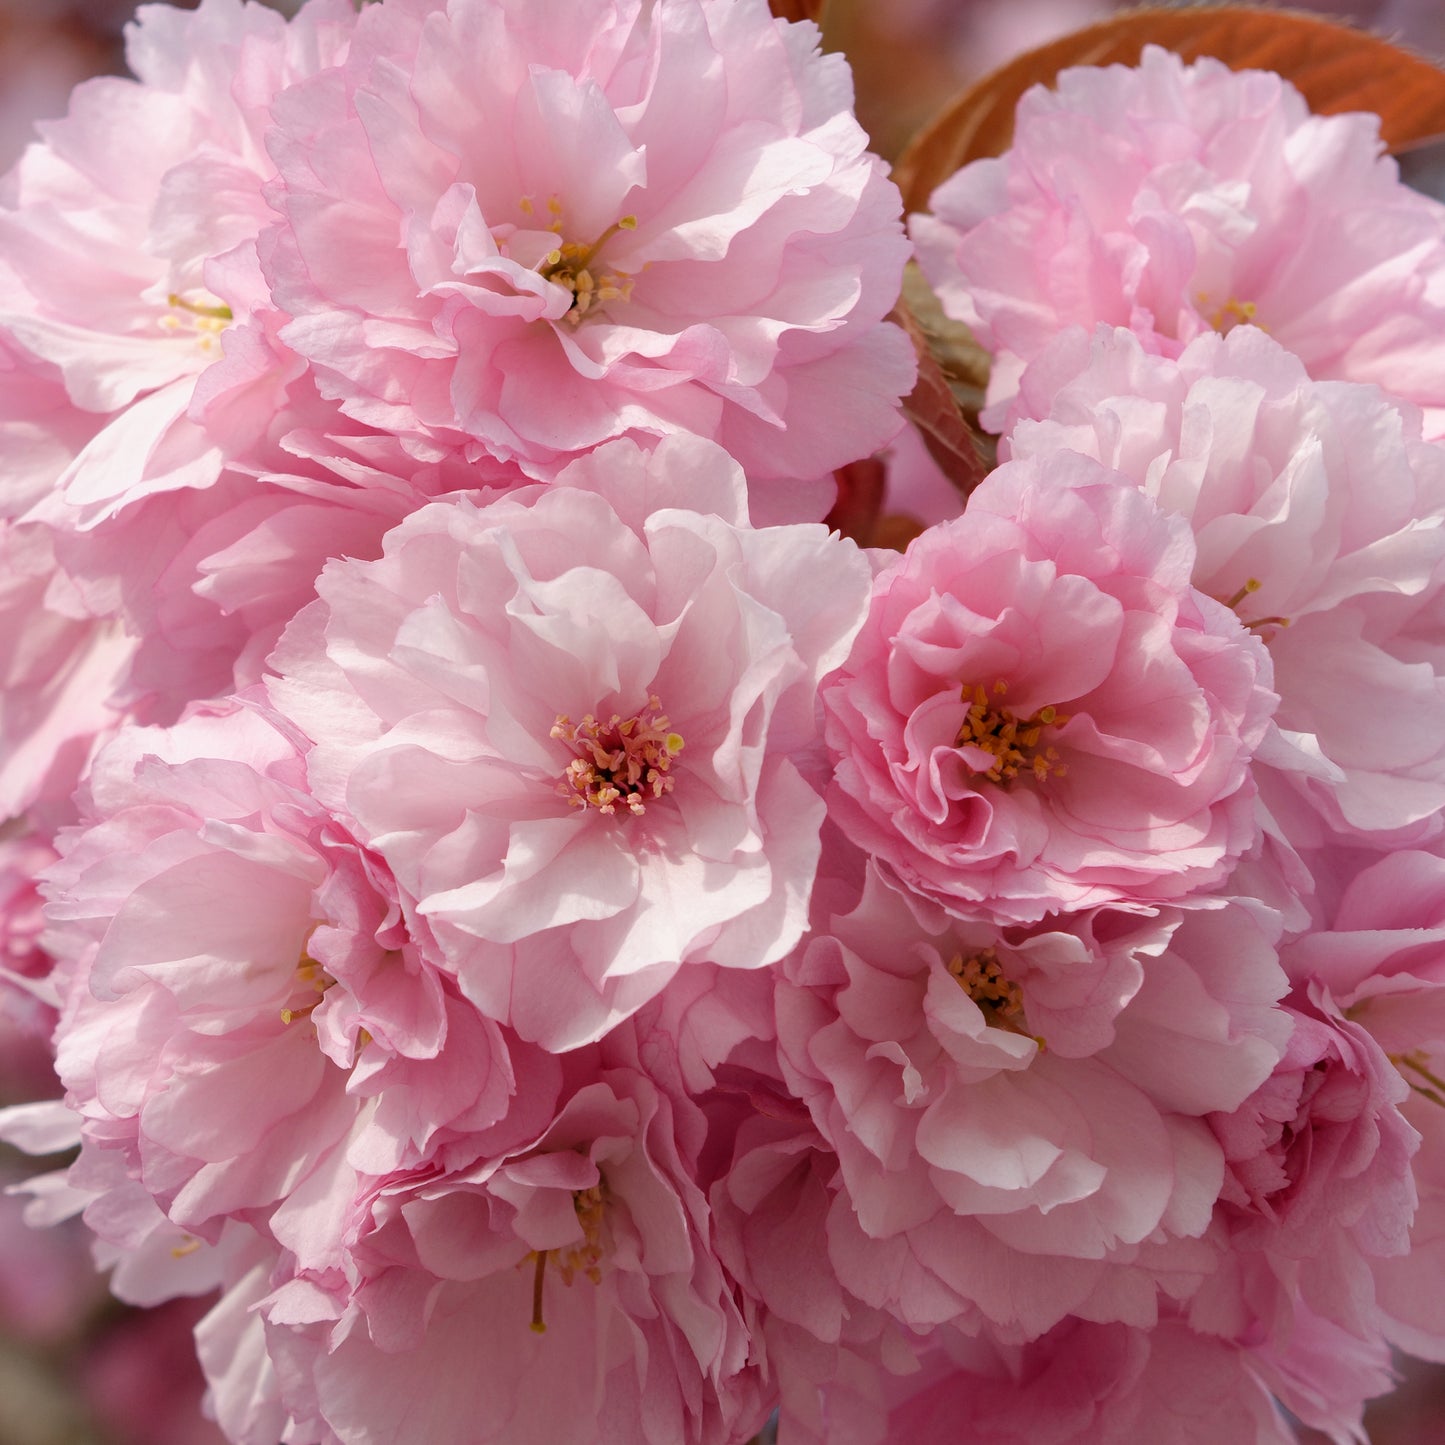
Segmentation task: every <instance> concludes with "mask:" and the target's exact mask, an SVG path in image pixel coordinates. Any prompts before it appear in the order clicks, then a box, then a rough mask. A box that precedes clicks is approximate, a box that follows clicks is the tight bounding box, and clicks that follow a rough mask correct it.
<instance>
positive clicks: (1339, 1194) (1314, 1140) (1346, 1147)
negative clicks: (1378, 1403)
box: [1189, 986, 1419, 1418]
mask: <svg viewBox="0 0 1445 1445" xmlns="http://www.w3.org/2000/svg"><path fill="white" fill-rule="evenodd" d="M1289 1011H1290V1013H1291V1015H1292V1018H1293V1023H1294V1032H1293V1034H1292V1036H1291V1038H1290V1041H1289V1046H1288V1048H1287V1050H1286V1052H1285V1054H1284V1057H1283V1058H1282V1059H1281V1060H1280V1063H1279V1065H1278V1067H1277V1068H1276V1069H1275V1071H1274V1073H1273V1074H1272V1075H1271V1076H1270V1078H1269V1079H1267V1080H1266V1081H1265V1082H1264V1083H1263V1084H1262V1085H1261V1086H1260V1087H1259V1088H1258V1089H1256V1090H1255V1091H1254V1093H1253V1094H1252V1095H1251V1096H1250V1097H1249V1098H1248V1099H1247V1100H1245V1102H1244V1103H1243V1104H1242V1105H1241V1106H1240V1107H1239V1108H1238V1109H1235V1110H1233V1111H1232V1112H1230V1113H1227V1114H1216V1115H1213V1116H1211V1120H1210V1123H1211V1127H1212V1128H1213V1129H1214V1132H1215V1135H1216V1137H1217V1138H1218V1139H1219V1141H1220V1143H1221V1144H1222V1145H1223V1147H1224V1152H1225V1158H1226V1161H1227V1170H1226V1175H1225V1183H1224V1188H1223V1190H1222V1192H1221V1195H1220V1203H1219V1208H1218V1212H1217V1217H1216V1221H1215V1229H1216V1232H1217V1235H1218V1237H1219V1238H1220V1241H1221V1243H1223V1244H1224V1245H1225V1246H1226V1248H1225V1250H1224V1252H1223V1253H1222V1255H1221V1257H1220V1261H1219V1265H1218V1267H1217V1269H1216V1271H1215V1272H1214V1274H1213V1275H1212V1276H1211V1277H1210V1279H1209V1280H1208V1281H1207V1282H1206V1283H1205V1284H1204V1285H1203V1287H1202V1288H1201V1289H1200V1290H1199V1291H1198V1292H1197V1293H1196V1294H1195V1296H1194V1298H1193V1299H1192V1300H1191V1301H1190V1304H1189V1318H1190V1321H1191V1323H1192V1324H1193V1325H1194V1327H1195V1328H1197V1329H1202V1330H1205V1331H1207V1332H1209V1333H1211V1334H1218V1335H1221V1336H1224V1337H1227V1338H1231V1339H1236V1340H1239V1341H1241V1342H1245V1343H1256V1342H1259V1341H1268V1342H1269V1347H1270V1351H1271V1353H1272V1355H1273V1357H1274V1358H1275V1361H1276V1366H1277V1368H1278V1369H1279V1370H1280V1372H1281V1381H1282V1383H1281V1387H1280V1393H1281V1394H1282V1395H1285V1397H1286V1399H1287V1400H1288V1399H1289V1396H1288V1395H1287V1394H1286V1390H1287V1389H1290V1388H1293V1387H1290V1386H1287V1385H1285V1384H1283V1381H1286V1380H1288V1379H1289V1378H1290V1377H1292V1376H1295V1375H1299V1373H1300V1372H1301V1371H1303V1372H1304V1374H1305V1375H1306V1376H1307V1375H1308V1374H1309V1373H1310V1372H1311V1370H1312V1369H1313V1370H1314V1371H1315V1372H1316V1373H1317V1374H1318V1372H1319V1364H1318V1362H1316V1364H1315V1365H1314V1366H1311V1365H1310V1363H1309V1361H1310V1358H1311V1356H1312V1355H1314V1354H1316V1353H1318V1346H1317V1340H1318V1336H1319V1333H1320V1331H1321V1330H1324V1331H1325V1332H1326V1334H1328V1332H1329V1330H1331V1329H1337V1330H1339V1331H1341V1332H1343V1333H1344V1334H1347V1335H1350V1336H1353V1337H1354V1339H1355V1340H1356V1341H1365V1342H1367V1345H1369V1344H1370V1343H1371V1342H1373V1348H1374V1349H1375V1351H1376V1354H1377V1355H1378V1354H1379V1353H1380V1341H1381V1339H1382V1335H1383V1326H1384V1319H1383V1317H1382V1315H1381V1312H1380V1310H1379V1307H1378V1306H1377V1303H1376V1299H1375V1286H1374V1280H1373V1269H1374V1266H1375V1265H1376V1263H1377V1262H1380V1261H1388V1260H1392V1259H1400V1258H1402V1257H1403V1256H1405V1255H1406V1254H1407V1253H1408V1251H1409V1248H1410V1225H1411V1221H1412V1218H1413V1216H1414V1213H1415V1207H1416V1197H1417V1196H1416V1188H1415V1181H1414V1178H1413V1175H1412V1172H1411V1159H1412V1157H1413V1156H1414V1154H1415V1152H1416V1149H1417V1147H1418V1144H1419V1136H1418V1134H1417V1133H1416V1132H1415V1130H1414V1129H1413V1128H1411V1126H1410V1124H1409V1123H1408V1122H1407V1120H1406V1119H1405V1118H1404V1117H1403V1115H1402V1114H1401V1112H1400V1105H1401V1103H1402V1102H1403V1101H1404V1100H1405V1099H1406V1098H1407V1097H1408V1092H1409V1091H1408V1090H1407V1088H1406V1086H1405V1084H1404V1083H1403V1082H1402V1080H1401V1078H1400V1075H1399V1074H1398V1073H1397V1072H1396V1070H1395V1069H1394V1068H1393V1067H1392V1065H1391V1064H1390V1062H1389V1060H1388V1059H1387V1058H1386V1057H1385V1055H1384V1053H1383V1051H1382V1050H1381V1049H1380V1047H1379V1045H1378V1044H1377V1043H1376V1042H1375V1041H1374V1039H1372V1038H1371V1036H1370V1035H1369V1033H1368V1032H1366V1030H1365V1029H1364V1027H1362V1026H1361V1025H1360V1024H1359V1023H1356V1022H1354V1021H1353V1020H1352V1019H1349V1018H1344V1017H1341V1016H1340V1014H1339V1012H1338V1010H1337V1009H1336V1008H1335V1007H1334V1005H1333V1004H1331V1003H1330V1002H1329V1001H1328V996H1327V994H1325V993H1323V992H1322V990H1321V989H1320V987H1319V986H1314V987H1312V988H1311V989H1310V990H1309V991H1308V993H1304V992H1299V991H1297V992H1296V993H1295V994H1294V995H1292V997H1291V1000H1290V1009H1289ZM1322 1322H1323V1323H1322ZM1370 1377H1371V1371H1370V1368H1369V1366H1368V1364H1366V1365H1365V1366H1364V1368H1363V1372H1362V1375H1361V1379H1362V1380H1364V1381H1368V1380H1369V1379H1370ZM1374 1378H1375V1381H1376V1383H1375V1384H1374V1385H1373V1386H1371V1385H1369V1384H1368V1383H1366V1384H1364V1385H1363V1386H1362V1388H1361V1389H1360V1390H1359V1392H1358V1393H1357V1395H1356V1396H1355V1398H1354V1399H1353V1400H1350V1399H1349V1398H1348V1392H1346V1398H1345V1399H1343V1400H1340V1399H1334V1400H1329V1399H1327V1398H1321V1399H1320V1400H1319V1401H1317V1404H1318V1406H1319V1409H1320V1411H1321V1415H1322V1418H1323V1417H1324V1416H1326V1415H1331V1414H1338V1413H1339V1412H1340V1411H1341V1410H1343V1411H1345V1412H1346V1413H1348V1412H1349V1409H1350V1407H1351V1406H1353V1408H1354V1411H1355V1413H1356V1414H1358V1410H1359V1406H1360V1404H1361V1401H1362V1399H1363V1396H1364V1395H1365V1394H1368V1393H1378V1391H1379V1390H1380V1389H1382V1388H1383V1385H1382V1383H1380V1382H1379V1372H1378V1360H1377V1365H1376V1369H1375V1375H1374ZM1326 1393H1328V1392H1326ZM1307 1397H1308V1391H1306V1396H1305V1397H1302V1398H1301V1400H1300V1401H1299V1402H1298V1403H1297V1404H1292V1405H1291V1408H1294V1409H1296V1411H1297V1413H1304V1414H1308V1413H1309V1412H1310V1411H1311V1410H1312V1409H1314V1408H1315V1407H1314V1406H1312V1405H1310V1403H1309V1401H1308V1398H1307Z"/></svg>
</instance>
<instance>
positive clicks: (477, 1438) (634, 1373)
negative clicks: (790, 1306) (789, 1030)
mask: <svg viewBox="0 0 1445 1445" xmlns="http://www.w3.org/2000/svg"><path fill="white" fill-rule="evenodd" d="M604 1047H605V1050H606V1051H605V1052H604V1054H603V1055H602V1056H601V1057H595V1058H588V1057H586V1056H585V1051H584V1052H583V1053H579V1054H576V1055H573V1056H572V1057H571V1058H569V1059H568V1060H567V1061H565V1062H566V1065H567V1066H568V1067H569V1069H570V1070H571V1072H572V1074H573V1082H572V1083H570V1084H569V1087H568V1088H567V1090H566V1093H565V1095H564V1097H563V1098H562V1100H561V1101H560V1102H559V1104H558V1107H557V1110H556V1114H555V1117H554V1118H552V1119H550V1120H549V1121H548V1122H547V1123H546V1125H545V1127H543V1128H542V1129H540V1130H538V1131H536V1132H535V1133H533V1134H531V1135H529V1136H528V1137H526V1138H524V1139H520V1140H518V1141H517V1142H516V1143H515V1144H514V1145H513V1146H512V1147H509V1148H506V1149H503V1150H500V1151H497V1152H495V1153H492V1154H490V1155H488V1156H487V1157H484V1158H480V1159H476V1160H475V1161H471V1162H468V1161H466V1160H464V1159H459V1160H458V1162H457V1164H456V1166H455V1167H453V1168H451V1169H448V1170H446V1171H445V1172H437V1171H424V1172H415V1173H411V1174H400V1175H397V1176H396V1177H394V1178H391V1179H388V1180H384V1181H380V1182H379V1184H378V1187H377V1188H376V1189H375V1190H374V1191H373V1192H372V1194H371V1195H370V1197H369V1198H367V1199H366V1200H364V1201H362V1203H363V1206H364V1212H363V1215H362V1218H361V1220H360V1222H359V1224H358V1226H357V1228H356V1230H355V1232H354V1238H353V1239H352V1241H351V1242H350V1244H349V1245H348V1249H347V1267H346V1277H345V1278H344V1279H343V1277H342V1276H341V1275H340V1274H330V1275H315V1276H310V1275H305V1274H298V1275H296V1277H294V1278H289V1279H287V1278H285V1274H286V1271H285V1270H284V1267H283V1269H282V1270H281V1271H280V1273H281V1276H282V1277H281V1279H280V1280H279V1281H278V1282H277V1283H276V1285H275V1287H274V1288H273V1290H272V1292H271V1293H270V1294H269V1295H268V1296H267V1297H266V1298H264V1299H263V1300H261V1301H260V1303H259V1306H258V1309H259V1312H260V1314H261V1315H262V1317H263V1318H264V1319H265V1320H266V1324H267V1349H268V1351H269V1353H270V1354H271V1356H272V1358H273V1359H274V1360H275V1361H276V1362H277V1364H278V1367H279V1371H280V1374H281V1377H282V1382H283V1395H285V1397H286V1403H287V1407H288V1409H289V1410H290V1411H291V1413H292V1415H293V1417H294V1418H297V1419H299V1420H302V1421H306V1422H310V1426H311V1428H313V1429H315V1430H316V1432H317V1433H316V1434H315V1435H312V1436H308V1437H307V1438H320V1439H325V1440H328V1441H337V1442H340V1445H362V1442H366V1441H371V1440H375V1439H378V1438H380V1439H385V1440H398V1441H400V1440H402V1439H426V1440H435V1441H462V1440H467V1441H470V1442H476V1445H483V1442H492V1441H497V1442H501V1441H512V1440H519V1439H521V1440H574V1441H579V1442H583V1445H610V1442H613V1441H618V1440H635V1441H639V1442H643V1445H678V1442H683V1445H734V1442H737V1441H742V1440H746V1439H747V1438H748V1437H749V1436H751V1435H752V1434H753V1433H754V1432H755V1431H756V1430H757V1429H758V1428H759V1427H760V1426H761V1425H762V1423H763V1421H764V1420H765V1419H766V1416H767V1413H768V1409H769V1406H770V1403H771V1402H770V1401H769V1399H768V1397H767V1395H766V1394H765V1392H764V1390H763V1379H762V1374H761V1371H760V1370H759V1369H758V1367H757V1365H756V1364H755V1363H754V1362H753V1360H752V1359H751V1350H750V1347H749V1341H748V1336H747V1331H746V1329H745V1327H744V1321H743V1318H742V1315H741V1312H740V1311H739V1308H738V1305H737V1303H736V1301H735V1299H734V1297H733V1287H732V1283H731V1281H730V1279H729V1277H728V1275H727V1274H726V1273H725V1271H724V1270H723V1268H722V1267H721V1265H720V1264H719V1263H718V1261H717V1259H716V1257H715V1256H714V1254H713V1252H712V1250H711V1247H710V1243H709V1217H708V1209H707V1204H706V1201H705V1199H704V1196H703V1194H702V1192H701V1190H700V1189H699V1187H698V1185H697V1183H696V1182H695V1177H694V1176H695V1174H696V1170H697V1161H696V1156H695V1149H696V1146H697V1143H698V1141H699V1140H700V1139H701V1137H702V1134H701V1131H700V1128H699V1125H700V1123H701V1120H700V1118H699V1116H698V1115H697V1111H696V1109H695V1107H694V1106H691V1105H688V1104H687V1103H686V1101H684V1100H680V1099H679V1100H673V1099H671V1098H669V1096H668V1095H667V1094H666V1093H665V1092H664V1091H662V1090H661V1089H660V1088H659V1087H658V1086H657V1084H656V1083H655V1082H654V1081H653V1080H652V1079H651V1078H650V1077H649V1076H648V1074H647V1073H646V1072H645V1071H644V1070H642V1069H641V1068H640V1067H639V1065H638V1062H637V1060H636V1058H635V1056H633V1057H631V1058H629V1050H628V1046H627V1041H626V1038H625V1029H624V1030H622V1031H619V1033H618V1034H615V1035H614V1036H613V1038H612V1039H610V1040H609V1041H608V1043H607V1044H606V1045H605V1046H604Z"/></svg>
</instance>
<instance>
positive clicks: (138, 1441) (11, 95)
mask: <svg viewBox="0 0 1445 1445" xmlns="http://www.w3.org/2000/svg"><path fill="white" fill-rule="evenodd" d="M296 3H297V0H272V3H271V8H273V9H278V10H283V11H288V10H294V9H295V8H296ZM181 5H182V8H186V9H193V8H194V0H181ZM830 6H831V8H830V11H829V16H828V43H829V45H830V46H831V47H832V48H837V49H842V50H844V51H845V52H846V53H847V54H848V56H849V58H850V60H851V61H852V63H853V68H854V72H855V76H856V80H857V88H858V114H859V118H860V119H861V120H862V122H863V124H864V125H865V126H866V127H867V129H868V131H869V133H870V134H871V135H872V136H873V138H874V143H875V146H876V148H877V149H878V150H879V151H880V152H881V153H882V154H883V155H885V156H887V157H889V158H890V159H892V158H894V157H896V156H897V155H898V153H899V152H900V150H901V149H902V147H903V146H904V144H906V142H907V140H908V139H909V137H910V136H911V135H912V134H913V133H914V132H915V131H916V130H917V129H918V128H919V127H920V126H921V125H923V124H925V123H926V122H927V121H928V120H929V119H931V117H932V116H933V114H934V113H935V112H936V111H937V110H938V109H939V108H940V107H941V106H942V105H943V104H944V103H945V102H946V101H947V100H949V99H950V98H951V97H952V96H953V95H954V93H955V92H957V91H958V90H959V89H961V88H962V87H963V86H964V85H966V84H968V83H969V82H970V81H971V80H973V79H975V78H976V77H978V76H980V75H983V74H986V73H987V72H988V71H989V70H991V69H993V68H995V67H996V66H998V65H1001V64H1003V63H1004V62H1005V61H1007V60H1009V59H1010V58H1012V57H1013V56H1015V55H1017V54H1019V53H1020V52H1021V51H1024V50H1028V49H1031V48H1032V47H1034V46H1036V45H1042V44H1044V43H1046V42H1047V41H1049V40H1052V39H1054V38H1055V37H1056V36H1058V35H1062V34H1064V33H1066V32H1067V31H1070V30H1075V29H1078V28H1079V27H1081V26H1084V25H1087V24H1090V23H1091V22H1093V21H1095V20H1099V19H1102V18H1104V17H1105V16H1106V15H1108V14H1109V13H1111V12H1112V11H1113V10H1114V9H1116V8H1123V7H1122V6H1116V5H1115V4H1113V3H1110V0H830ZM1287 8H1292V9H1295V10H1310V11H1314V12H1316V13H1318V14H1321V15H1326V16H1332V17H1334V18H1337V19H1343V20H1350V21H1352V22H1354V23H1355V24H1357V25H1360V26H1363V27H1366V28H1368V29H1370V30H1372V31H1374V32H1376V33H1377V34H1380V35H1384V36H1387V37H1389V38H1392V39H1396V40H1399V41H1402V42H1404V43H1405V44H1408V45H1410V46H1411V47H1412V48H1414V49H1415V50H1417V51H1419V52H1421V53H1423V54H1425V55H1428V56H1430V57H1431V58H1433V59H1436V60H1442V59H1445V0H1316V3H1313V4H1308V3H1304V0H1293V3H1292V4H1291V5H1290V6H1289V7H1287ZM134 9H135V6H134V4H133V3H132V0H0V173H3V172H4V171H6V170H8V169H9V167H10V165H11V164H12V163H13V162H14V160H15V159H16V158H17V157H18V156H19V154H20V152H21V151H22V150H23V149H24V147H25V145H26V144H27V143H28V142H29V141H30V140H31V139H33V138H34V135H35V131H34V125H35V122H36V121H37V120H43V119H44V118H47V117H52V116H59V115H63V114H64V113H65V109H66V104H67V98H68V96H69V94H70V91H71V90H72V88H73V87H74V86H76V85H77V84H79V83H80V82H81V81H83V80H85V79H86V78H87V77H89V76H92V75H99V74H105V73H114V74H123V73H124V72H125V60H124V34H123V32H124V27H125V22H126V21H127V19H129V17H130V16H131V14H132V13H133V11H134ZM1437 154H1438V153H1437ZM1408 170H1409V174H1410V175H1411V176H1412V178H1413V179H1417V182H1418V183H1419V184H1422V185H1424V186H1426V187H1428V188H1430V189H1432V190H1436V193H1437V194H1439V190H1440V186H1441V182H1442V178H1445V164H1441V163H1439V162H1438V161H1437V160H1436V159H1435V157H1434V156H1432V154H1431V153H1429V152H1426V153H1423V154H1422V155H1421V156H1420V157H1419V158H1418V159H1417V160H1416V162H1415V163H1414V164H1413V165H1412V166H1411V167H1409V168H1408ZM12 901H13V900H12ZM7 961H8V960H7ZM20 971H24V970H20ZM46 1026H47V1025H46V1020H45V1019H44V1017H43V1015H42V1014H41V1013H40V1012H39V1011H37V1010H36V1009H35V1008H34V1006H33V1000H28V999H27V998H26V997H25V996H23V995H19V996H16V995H11V996H8V997H7V996H6V994H5V991H4V989H3V986H0V1104H13V1103H21V1102H26V1101H29V1100H33V1099H40V1098H45V1097H48V1096H50V1095H51V1094H53V1093H54V1092H55V1091H56V1090H55V1083H54V1079H53V1076H52V1075H51V1073H50V1069H49V1064H48V1062H47V1053H46V1048H45V1044H44V1033H45V1030H46ZM52 1162H53V1163H60V1164H63V1162H64V1161H52ZM36 1167H37V1166H36V1161H33V1160H29V1159H25V1158H23V1157H21V1156H19V1155H17V1154H15V1153H13V1152H10V1151H6V1150H5V1149H4V1147H3V1146H0V1187H4V1186H8V1185H11V1184H14V1183H17V1182H19V1181H21V1180H24V1179H26V1178H28V1177H30V1176H31V1175H33V1174H34V1173H35V1172H36ZM41 1167H44V1165H43V1164H42V1166H41ZM23 1205H24V1201H23V1200H22V1199H20V1198H18V1197H13V1196H5V1195H3V1194H0V1445H224V1442H223V1440H222V1437H221V1435H220V1433H219V1431H218V1430H217V1429H216V1428H215V1426H214V1425H211V1424H209V1423H208V1422H206V1421H205V1420H204V1419H203V1418H202V1416H201V1413H200V1402H201V1396H202V1393H203V1385H202V1381H201V1378H200V1373H199V1370H198V1368H197V1366H196V1363H195V1359H194V1355H193V1352H192V1347H191V1340H190V1331H191V1329H192V1327H193V1325H194V1324H195V1322H196V1320H197V1319H198V1318H199V1317H200V1315H201V1314H202V1313H203V1312H204V1310H205V1302H204V1301H189V1300H180V1301H174V1302H172V1303H171V1304H169V1305H166V1306H163V1307H162V1308H161V1309H158V1310H149V1311H144V1312H140V1311H134V1310H128V1309H125V1308H124V1307H122V1306H120V1305H118V1304H116V1303H115V1302H114V1301H113V1300H111V1299H110V1298H109V1296H108V1294H107V1292H106V1288H105V1282H104V1279H103V1277H102V1276H100V1275H99V1274H98V1273H97V1272H96V1270H95V1268H94V1265H93V1264H92V1261H91V1258H90V1251H89V1247H88V1243H87V1240H86V1237H85V1231H84V1229H83V1228H82V1227H81V1226H79V1225H78V1223H76V1222H75V1221H72V1225H73V1227H69V1228H60V1229H53V1230H46V1231H32V1230H30V1229H28V1228H27V1227H26V1225H25V1224H24V1222H23V1220H22V1219H21V1213H22V1209H23ZM1441 1287H1442V1288H1445V1281H1442V1282H1441ZM1402 1376H1403V1378H1402V1382H1401V1385H1400V1388H1399V1390H1398V1391H1397V1392H1396V1393H1395V1394H1394V1395H1392V1396H1389V1397H1388V1398H1387V1399H1385V1400H1383V1401H1381V1402H1379V1403H1378V1404H1377V1405H1375V1406H1374V1407H1373V1408H1372V1409H1371V1411H1370V1413H1369V1415H1368V1416H1367V1421H1366V1423H1367V1426H1368V1428H1369V1431H1370V1438H1371V1440H1372V1442H1373V1445H1441V1442H1445V1369H1439V1368H1434V1367H1422V1366H1419V1365H1415V1364H1411V1363H1409V1362H1402ZM1317 1442H1324V1437H1323V1436H1315V1437H1313V1438H1311V1439H1310V1441H1309V1445H1317ZM418 1445H424V1442H418ZM518 1445H534V1442H529V1441H528V1442H518ZM1140 1445H1148V1442H1144V1441H1141V1442H1140ZM1221 1445H1227V1442H1221Z"/></svg>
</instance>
